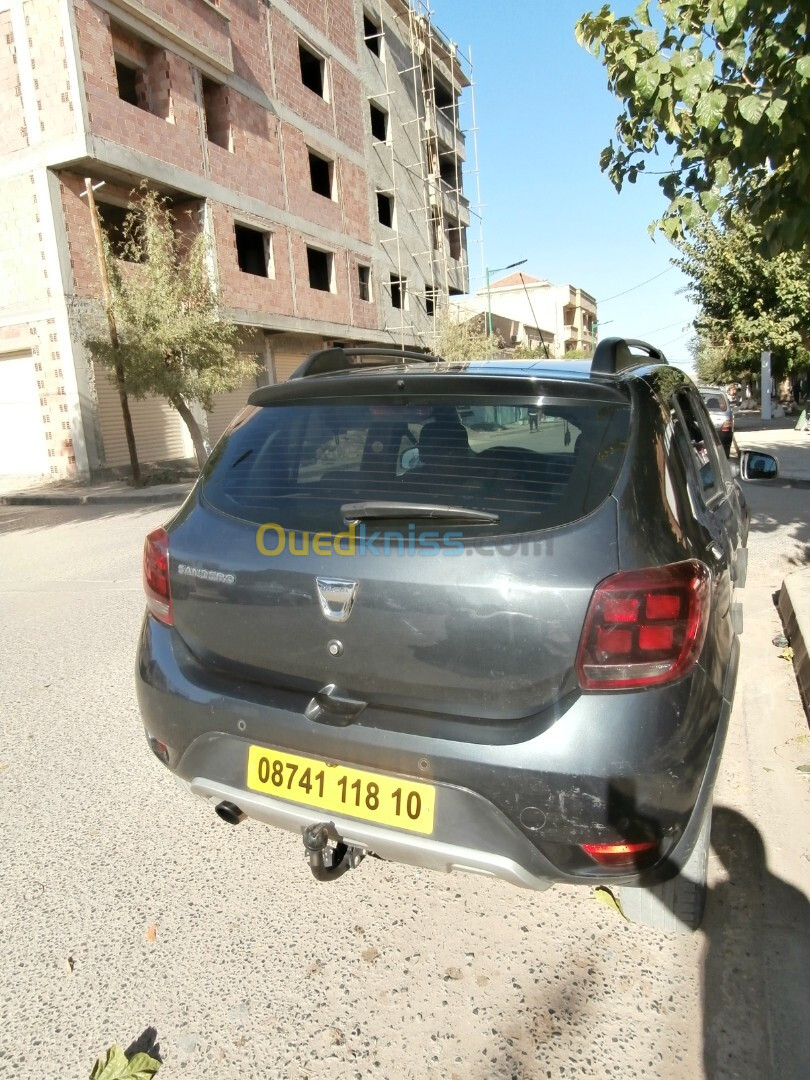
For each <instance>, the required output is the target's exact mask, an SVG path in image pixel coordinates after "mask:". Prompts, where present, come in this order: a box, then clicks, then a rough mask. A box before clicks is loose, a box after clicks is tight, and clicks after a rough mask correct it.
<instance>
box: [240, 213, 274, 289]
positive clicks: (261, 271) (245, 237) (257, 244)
mask: <svg viewBox="0 0 810 1080" xmlns="http://www.w3.org/2000/svg"><path fill="white" fill-rule="evenodd" d="M233 231H234V235H235V237H236V259H237V262H238V263H239V269H240V270H241V271H242V273H243V274H253V275H255V276H256V277H271V276H272V275H271V273H270V269H271V247H270V241H271V237H270V233H267V232H263V231H262V230H261V229H251V228H250V227H249V226H248V225H239V224H234V227H233Z"/></svg>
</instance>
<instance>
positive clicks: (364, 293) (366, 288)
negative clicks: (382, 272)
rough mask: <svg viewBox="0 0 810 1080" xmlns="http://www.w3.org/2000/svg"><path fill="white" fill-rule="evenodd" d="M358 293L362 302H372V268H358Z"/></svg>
mask: <svg viewBox="0 0 810 1080" xmlns="http://www.w3.org/2000/svg"><path fill="white" fill-rule="evenodd" d="M357 293H358V295H359V297H360V299H361V300H366V301H368V300H371V267H370V266H358V267H357Z"/></svg>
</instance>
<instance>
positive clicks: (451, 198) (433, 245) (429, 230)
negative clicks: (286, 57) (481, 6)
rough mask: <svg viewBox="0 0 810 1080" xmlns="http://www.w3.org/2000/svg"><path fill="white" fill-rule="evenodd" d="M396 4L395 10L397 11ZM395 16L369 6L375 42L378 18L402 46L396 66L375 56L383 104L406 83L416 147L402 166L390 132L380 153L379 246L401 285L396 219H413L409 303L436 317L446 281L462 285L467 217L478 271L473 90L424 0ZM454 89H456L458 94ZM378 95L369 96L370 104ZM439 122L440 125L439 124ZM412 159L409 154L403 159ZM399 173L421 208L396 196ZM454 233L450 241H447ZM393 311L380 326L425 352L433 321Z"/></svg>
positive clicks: (383, 5)
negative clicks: (385, 222)
mask: <svg viewBox="0 0 810 1080" xmlns="http://www.w3.org/2000/svg"><path fill="white" fill-rule="evenodd" d="M397 6H399V5H397ZM401 6H402V8H403V10H401V11H400V10H397V9H396V7H394V6H392V5H390V4H389V3H387V0H377V7H378V10H377V18H378V25H379V28H380V34H379V36H380V38H381V39H382V40H383V41H384V30H383V28H384V25H385V23H384V13H385V12H388V13H389V17H390V16H393V19H394V22H395V23H396V24H397V29H398V37H399V39H400V40H401V41H402V42H403V43H404V44H405V46H406V48H407V50H408V54H409V60H408V61H406V64H405V66H404V67H397V66H396V63H395V58H394V55H393V52H392V50H391V49H389V48H387V47H385V48H383V49H382V50H381V57H380V59H381V62H382V71H383V75H384V80H385V91H384V96H385V97H386V99H388V100H389V101H390V100H391V98H392V97H393V96H394V94H395V91H394V89H393V80H394V78H396V79H397V80H398V81H399V80H409V81H410V83H411V91H412V101H413V104H414V107H415V109H416V115H415V116H414V117H412V118H411V119H408V120H406V121H404V122H403V123H402V127H403V128H407V127H410V126H411V125H416V127H417V136H416V138H415V139H414V140H413V142H415V144H416V148H418V158H417V159H416V160H403V159H402V158H401V157H400V154H399V151H398V147H397V141H398V139H397V138H396V135H397V133H396V132H393V131H389V132H388V139H387V144H388V150H389V152H390V172H389V175H390V178H391V190H390V195H391V197H392V199H393V203H394V208H395V211H394V212H395V214H396V215H397V220H396V221H395V222H394V226H395V227H394V231H393V235H392V236H390V237H386V238H385V239H384V240H383V241H382V243H383V244H386V245H388V247H387V248H386V250H387V251H388V255H389V259H390V261H391V266H392V274H393V275H394V276H395V277H396V278H397V279H398V280H399V281H402V280H403V278H404V277H406V275H405V272H404V271H405V268H404V265H403V262H404V260H403V235H402V227H401V224H402V223H401V219H400V215H402V214H403V213H410V214H411V215H414V216H416V215H418V216H419V217H420V218H421V219H422V221H421V222H420V225H421V226H422V227H421V228H420V235H422V236H424V237H425V239H426V244H427V246H426V247H425V248H424V249H423V250H418V251H407V254H408V255H409V256H410V258H411V259H412V260H413V261H414V262H415V263H416V265H417V267H418V269H419V272H420V274H421V276H422V277H423V279H424V282H425V288H424V291H421V290H420V291H418V292H416V293H412V294H411V296H412V298H413V299H414V300H418V301H419V302H420V303H421V304H422V305H424V307H425V310H426V311H428V312H430V311H431V305H432V312H434V313H438V312H439V310H440V308H441V307H443V306H446V305H447V302H448V298H449V295H450V289H451V287H453V286H452V281H451V275H453V274H454V273H457V274H458V277H459V278H460V279H462V280H469V257H468V246H469V243H470V241H469V237H468V238H467V243H466V244H465V243H464V242H463V240H462V235H463V233H462V230H466V229H467V228H468V227H467V226H466V225H462V219H463V216H464V214H465V213H467V212H468V213H469V214H470V219H471V223H472V219H476V220H477V222H478V230H477V231H478V235H477V237H476V238H475V239H474V240H473V242H474V243H478V244H479V245H480V247H481V257H482V265H483V243H482V234H481V212H480V211H481V203H480V182H479V174H478V138H477V129H476V127H475V99H474V94H475V84H474V80H473V72H472V62H471V59H470V57H469V56H468V55H465V54H464V53H463V52H461V50H460V49H459V47H458V46H457V45H456V44H455V42H453V41H451V40H450V39H449V38H447V37H445V36H444V35H443V34H442V33H441V32H440V31H439V30H438V29H437V28H436V26H435V24H434V22H433V11H432V9H431V8H430V6H429V4H428V3H426V2H424V0H416V3H411V2H410V0H408V2H407V3H403V4H402V5H401ZM442 62H443V63H444V65H445V67H446V69H447V70H448V71H449V73H450V91H451V94H450V97H451V99H452V100H451V101H450V102H448V103H446V104H438V103H437V101H436V86H437V71H438V68H439V64H440V63H442ZM457 71H460V72H461V74H462V77H463V78H462V80H459V79H458V78H457V74H456V73H457ZM464 81H466V83H467V84H468V88H469V91H470V111H471V116H472V124H471V126H470V127H469V128H468V129H467V130H466V131H465V132H463V134H464V136H465V140H464V144H465V161H464V172H465V174H466V176H467V178H468V180H469V179H470V178H473V179H474V184H475V191H476V199H477V201H476V202H475V203H473V204H472V205H470V204H468V201H467V200H466V199H465V197H464V193H463V189H462V179H461V174H462V155H461V152H460V151H461V146H460V140H459V133H460V132H461V128H460V124H459V94H458V93H456V89H457V87H459V82H464ZM459 89H461V88H459ZM380 96H381V95H372V96H371V99H373V98H375V97H380ZM442 120H444V121H446V122H445V123H444V124H442ZM442 127H443V128H444V133H445V135H447V134H448V133H449V134H450V143H449V145H448V142H447V141H446V140H445V141H441V140H440V128H442ZM467 134H471V135H472V136H473V138H472V151H473V159H472V163H471V167H470V168H467V165H468V161H467V160H466V153H467V150H468V148H467V147H466V135H467ZM411 156H415V155H411ZM447 160H449V161H450V163H451V164H450V170H449V171H450V174H451V176H450V179H448V178H447V175H446V174H447V172H448V170H447V169H445V176H443V175H442V164H443V161H447ZM402 174H406V175H408V176H409V177H411V178H412V181H413V182H415V183H417V184H418V186H419V192H420V196H421V203H418V204H417V205H416V206H414V205H413V202H412V200H406V199H400V198H399V197H398V193H399V188H400V185H401V182H402V180H401V177H402ZM453 232H455V236H453V235H452V234H453ZM396 311H398V312H399V319H398V320H394V321H393V322H392V324H391V325H387V326H386V328H385V329H386V331H388V332H389V333H390V334H391V335H392V337H393V338H394V339H395V340H396V339H398V340H399V343H400V344H401V345H402V346H404V345H405V344H406V334H407V333H410V334H413V335H415V336H417V337H418V338H420V339H421V341H422V343H423V344H424V345H426V346H427V347H428V348H431V347H433V345H434V343H435V339H436V335H437V325H436V322H437V320H436V319H435V318H434V319H431V320H430V324H431V328H430V329H426V328H425V327H426V326H427V324H426V323H425V321H424V320H423V321H422V326H421V327H420V325H419V324H418V323H417V322H414V321H412V320H408V319H407V315H408V312H407V311H406V309H405V306H404V304H403V306H402V307H400V308H398V309H394V312H396Z"/></svg>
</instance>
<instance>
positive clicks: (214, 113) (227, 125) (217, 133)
mask: <svg viewBox="0 0 810 1080" xmlns="http://www.w3.org/2000/svg"><path fill="white" fill-rule="evenodd" d="M202 100H203V112H204V114H205V133H206V136H207V138H208V141H209V142H212V143H215V144H216V145H217V146H221V147H222V148H223V150H230V149H231V122H230V117H229V115H228V89H227V87H225V86H223V85H222V83H217V82H214V80H213V79H207V78H206V77H205V76H204V75H203V77H202Z"/></svg>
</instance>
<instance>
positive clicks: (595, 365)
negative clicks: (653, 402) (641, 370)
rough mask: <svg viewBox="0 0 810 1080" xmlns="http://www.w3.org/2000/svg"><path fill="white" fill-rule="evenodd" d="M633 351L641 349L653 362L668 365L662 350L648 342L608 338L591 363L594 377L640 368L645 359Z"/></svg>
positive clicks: (597, 350)
mask: <svg viewBox="0 0 810 1080" xmlns="http://www.w3.org/2000/svg"><path fill="white" fill-rule="evenodd" d="M631 349H640V350H641V351H642V352H644V353H645V354H646V356H647V357H649V358H650V359H651V360H654V361H655V362H656V363H658V364H666V363H667V362H668V361H667V358H666V357H665V356H664V354H663V353H662V352H661V350H660V349H656V347H655V346H654V345H650V344H648V342H646V341H636V339H635V338H627V339H625V338H620V337H608V338H604V339H603V340H602V341H600V342H599V344H598V345H597V346H596V351H595V352H594V354H593V360H592V361H591V372H592V374H594V375H618V374H619V373H620V372H622V371H627V370H628V368H633V367H638V366H639V364H642V363H644V358H643V357H641V356H636V355H635V354H633V353H632V352H630V350H631Z"/></svg>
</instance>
